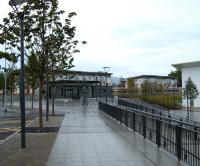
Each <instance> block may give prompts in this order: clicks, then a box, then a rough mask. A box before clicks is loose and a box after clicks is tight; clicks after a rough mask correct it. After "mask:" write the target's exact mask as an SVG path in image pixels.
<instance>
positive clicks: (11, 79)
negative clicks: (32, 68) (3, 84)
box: [7, 63, 20, 106]
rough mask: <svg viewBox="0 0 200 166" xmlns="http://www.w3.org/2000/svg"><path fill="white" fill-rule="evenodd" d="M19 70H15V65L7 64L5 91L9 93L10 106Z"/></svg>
mask: <svg viewBox="0 0 200 166" xmlns="http://www.w3.org/2000/svg"><path fill="white" fill-rule="evenodd" d="M19 73H20V72H19V70H17V68H16V66H15V64H13V63H10V64H8V69H7V89H8V92H9V93H10V105H11V106H12V101H13V93H14V91H15V90H16V88H17V85H18V80H19Z"/></svg>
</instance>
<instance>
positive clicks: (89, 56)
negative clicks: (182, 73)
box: [0, 0, 200, 77]
mask: <svg viewBox="0 0 200 166" xmlns="http://www.w3.org/2000/svg"><path fill="white" fill-rule="evenodd" d="M59 3H60V9H62V10H65V11H66V15H67V13H68V12H76V13H77V16H76V17H74V18H73V19H72V23H73V25H74V26H76V27H77V32H76V38H77V39H78V40H80V41H83V40H84V41H87V44H86V45H83V46H79V47H78V48H79V50H80V53H78V54H76V55H74V58H75V60H74V65H75V67H74V68H73V70H82V71H103V68H102V67H103V66H109V67H110V71H109V72H111V73H113V75H114V76H118V77H130V76H137V75H142V74H152V75H167V74H169V73H170V71H171V70H175V69H174V68H173V67H172V66H171V64H176V63H182V62H189V61H196V60H200V55H199V52H200V10H199V8H200V1H199V0H189V1H188V0H123V1H122V0H59ZM10 10H11V7H9V6H8V2H7V1H6V0H4V1H3V0H2V1H1V5H0V22H1V23H2V19H3V17H6V15H7V13H8V11H10ZM1 48H2V47H1ZM1 61H2V60H1Z"/></svg>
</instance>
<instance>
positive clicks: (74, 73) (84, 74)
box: [63, 70, 112, 76]
mask: <svg viewBox="0 0 200 166" xmlns="http://www.w3.org/2000/svg"><path fill="white" fill-rule="evenodd" d="M63 74H64V75H65V74H66V75H68V74H71V75H82V76H87V75H88V76H111V75H112V73H105V72H103V71H102V72H101V71H98V72H91V71H75V70H68V71H66V72H64V73H63Z"/></svg>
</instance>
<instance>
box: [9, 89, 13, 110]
mask: <svg viewBox="0 0 200 166" xmlns="http://www.w3.org/2000/svg"><path fill="white" fill-rule="evenodd" d="M12 94H13V93H12V90H11V91H10V106H11V107H12Z"/></svg>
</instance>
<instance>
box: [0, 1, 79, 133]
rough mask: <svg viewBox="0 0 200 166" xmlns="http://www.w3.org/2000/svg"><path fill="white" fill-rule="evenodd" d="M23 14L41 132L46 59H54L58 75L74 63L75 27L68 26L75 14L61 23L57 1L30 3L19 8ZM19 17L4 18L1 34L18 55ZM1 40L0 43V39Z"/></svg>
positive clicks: (47, 71) (61, 12) (46, 69)
mask: <svg viewBox="0 0 200 166" xmlns="http://www.w3.org/2000/svg"><path fill="white" fill-rule="evenodd" d="M22 10H23V11H24V23H25V26H24V33H25V49H26V55H27V56H28V58H29V56H30V55H34V56H35V61H34V62H32V63H35V64H37V65H36V66H35V67H36V68H34V69H33V70H32V71H33V72H35V74H36V76H37V78H38V81H39V127H40V130H42V127H43V122H42V121H43V120H42V93H43V85H44V81H45V78H48V76H49V64H50V62H49V58H50V57H53V58H52V59H56V60H55V62H56V66H59V70H58V71H59V72H61V71H63V70H67V69H68V68H69V66H70V64H71V63H72V61H73V57H72V54H74V53H77V52H79V51H78V50H77V49H76V46H77V44H78V43H79V41H78V40H75V39H74V38H75V31H76V27H74V26H72V25H71V18H72V17H73V16H75V15H76V13H74V12H72V13H69V14H68V17H67V18H66V19H65V21H64V23H63V22H61V20H60V17H61V15H62V14H64V13H65V12H64V11H63V10H59V9H58V0H48V1H44V0H40V1H39V0H30V1H28V2H27V5H25V6H24V7H23V9H22ZM16 20H18V16H17V15H16V14H15V13H14V12H10V13H9V17H8V18H4V20H3V21H4V26H2V25H0V27H2V28H3V32H4V33H5V32H6V33H7V35H6V36H5V37H4V40H5V41H6V42H7V45H8V48H9V49H10V51H13V50H15V51H16V50H17V51H18V53H16V54H15V56H17V57H18V56H19V51H20V47H19V32H20V31H19V27H18V26H12V25H13V24H16V22H17V21H16ZM1 41H2V40H1ZM13 48H14V49H13Z"/></svg>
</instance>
